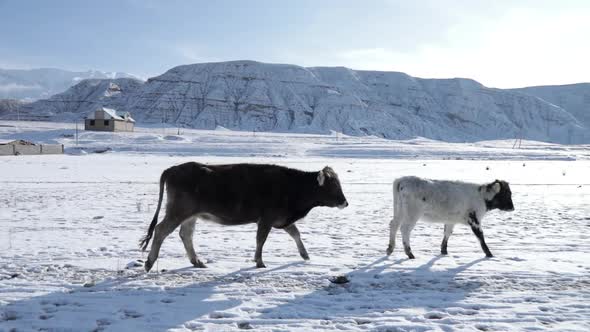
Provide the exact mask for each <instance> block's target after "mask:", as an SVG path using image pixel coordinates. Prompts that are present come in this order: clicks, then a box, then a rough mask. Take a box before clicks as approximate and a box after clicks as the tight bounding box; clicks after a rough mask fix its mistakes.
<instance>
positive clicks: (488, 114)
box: [22, 61, 590, 143]
mask: <svg viewBox="0 0 590 332" xmlns="http://www.w3.org/2000/svg"><path fill="white" fill-rule="evenodd" d="M113 83H114V84H115V85H116V87H118V88H115V89H114V90H113V85H112V84H113ZM100 106H104V107H109V108H114V109H117V110H118V111H124V112H131V114H132V115H133V117H134V118H135V119H136V120H138V121H139V122H140V123H142V122H143V123H160V122H166V123H174V124H178V125H181V126H188V127H194V128H203V129H214V128H216V127H218V126H223V127H226V128H229V129H235V130H247V131H276V132H308V133H329V132H330V131H337V132H342V133H345V134H348V135H359V136H361V135H375V136H379V137H384V138H390V139H408V138H413V137H416V136H421V137H426V138H431V139H437V140H443V141H451V142H461V141H479V140H492V139H514V138H525V139H530V140H538V141H548V142H558V143H583V142H590V130H589V129H588V126H587V125H585V124H584V123H583V122H581V121H579V120H578V119H577V118H576V117H575V116H573V115H572V114H570V113H569V112H567V111H566V110H564V109H563V108H561V107H559V106H556V105H554V104H552V103H549V102H547V101H545V100H542V99H539V98H537V97H534V96H530V95H528V94H524V93H521V92H518V91H511V90H501V89H491V88H487V87H485V86H483V85H481V84H480V83H478V82H476V81H473V80H470V79H461V78H455V79H421V78H415V77H411V76H409V75H407V74H404V73H399V72H379V71H359V70H352V69H349V68H344V67H311V68H305V67H300V66H295V65H285V64H267V63H259V62H254V61H231V62H219V63H203V64H192V65H183V66H178V67H174V68H172V69H170V70H168V71H167V72H165V73H164V74H162V75H160V76H157V77H153V78H150V79H148V80H147V82H145V83H142V82H141V81H137V80H133V79H117V80H89V81H82V82H80V83H79V84H78V85H76V86H74V87H72V88H71V89H69V90H67V91H66V92H64V93H61V94H58V95H55V96H53V97H51V98H49V99H47V100H40V101H37V102H35V103H32V104H30V105H28V106H26V107H24V108H23V109H22V111H23V113H25V114H28V115H29V116H41V118H45V119H50V120H66V119H73V118H76V117H78V118H81V117H82V116H84V115H86V114H88V113H89V112H92V111H93V110H94V109H95V108H96V107H100Z"/></svg>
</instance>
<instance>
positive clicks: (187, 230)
mask: <svg viewBox="0 0 590 332" xmlns="http://www.w3.org/2000/svg"><path fill="white" fill-rule="evenodd" d="M196 221H197V220H196V218H190V219H188V220H185V221H184V222H183V223H182V224H181V225H180V232H178V235H180V238H181V239H182V243H183V244H184V249H185V250H186V254H187V256H188V259H189V260H190V262H191V264H193V266H194V267H199V268H205V267H206V266H205V264H203V262H201V261H200V260H199V258H198V257H197V254H196V253H195V248H194V247H193V233H194V231H195V223H196Z"/></svg>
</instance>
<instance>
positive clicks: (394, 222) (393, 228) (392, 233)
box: [386, 214, 401, 255]
mask: <svg viewBox="0 0 590 332" xmlns="http://www.w3.org/2000/svg"><path fill="white" fill-rule="evenodd" d="M400 224H401V218H400V217H399V216H398V215H397V214H396V215H395V216H393V219H391V221H390V222H389V245H388V246H387V250H386V253H387V255H391V254H392V253H393V249H395V237H396V236H397V230H398V229H399V226H400Z"/></svg>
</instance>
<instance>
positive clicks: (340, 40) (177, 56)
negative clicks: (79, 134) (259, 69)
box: [0, 0, 590, 88]
mask: <svg viewBox="0 0 590 332" xmlns="http://www.w3.org/2000/svg"><path fill="white" fill-rule="evenodd" d="M589 17H590V2H588V1H584V0H580V1H574V0H572V1H558V0H555V1H548V0H536V1H535V0H497V1H483V0H481V1H478V0H446V1H443V0H422V1H420V0H418V1H409V0H408V1H401V0H399V1H396V0H389V1H386V0H374V1H349V0H317V1H312V0H302V1H281V0H275V1H270V0H269V1H266V0H265V1H254V0H252V1H237V0H236V1H229V0H225V1H155V0H146V1H141V0H119V1H111V0H101V1H82V0H78V1H62V0H55V1H41V0H39V1H29V0H20V1H19V0H0V68H37V67H56V68H63V69H69V70H88V69H98V70H104V71H123V72H128V73H132V74H135V75H138V76H141V77H144V78H147V77H150V76H154V75H158V74H161V73H163V72H164V71H166V70H168V69H170V68H171V67H174V66H177V65H181V64H187V63H196V62H210V61H225V60H238V59H251V60H257V61H263V62H275V63H292V64H298V65H303V66H347V67H351V68H355V69H373V70H393V71H402V72H406V73H408V74H410V75H414V76H419V77H469V78H473V79H476V80H478V81H480V82H482V83H483V84H485V85H487V86H492V87H501V88H507V87H520V86H526V85H541V84H566V83H574V82H588V81H590V66H589V65H588V59H590V42H588V40H589V38H590V37H588V36H590V19H588V18H589Z"/></svg>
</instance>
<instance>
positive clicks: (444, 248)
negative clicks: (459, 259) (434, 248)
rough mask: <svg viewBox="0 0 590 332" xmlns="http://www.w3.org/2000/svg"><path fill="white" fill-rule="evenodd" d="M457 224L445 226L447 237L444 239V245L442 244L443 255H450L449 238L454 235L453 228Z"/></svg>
mask: <svg viewBox="0 0 590 332" xmlns="http://www.w3.org/2000/svg"><path fill="white" fill-rule="evenodd" d="M454 227H455V224H445V235H444V237H443V240H442V243H441V244H440V253H441V255H448V254H449V252H448V251H447V244H448V243H449V237H451V234H453V228H454Z"/></svg>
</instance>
